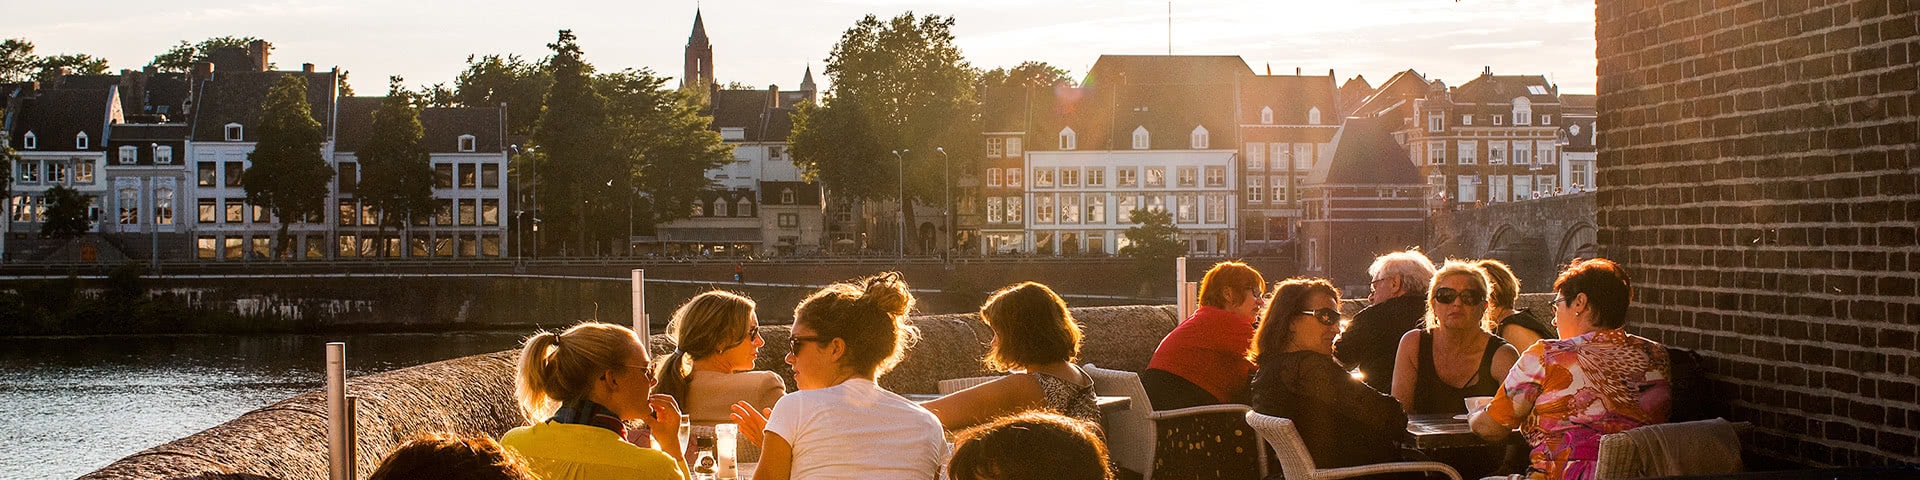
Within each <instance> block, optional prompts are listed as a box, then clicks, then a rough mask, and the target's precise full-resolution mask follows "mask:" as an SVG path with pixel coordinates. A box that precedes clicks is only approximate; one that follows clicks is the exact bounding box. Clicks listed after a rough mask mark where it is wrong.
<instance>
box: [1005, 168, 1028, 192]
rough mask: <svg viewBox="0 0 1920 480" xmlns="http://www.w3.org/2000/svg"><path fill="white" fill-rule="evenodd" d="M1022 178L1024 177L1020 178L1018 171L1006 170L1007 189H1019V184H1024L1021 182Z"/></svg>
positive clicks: (1023, 181) (1016, 169)
mask: <svg viewBox="0 0 1920 480" xmlns="http://www.w3.org/2000/svg"><path fill="white" fill-rule="evenodd" d="M1022 178H1024V177H1021V176H1020V169H1018V168H1009V169H1007V188H1020V184H1022V183H1025V180H1022Z"/></svg>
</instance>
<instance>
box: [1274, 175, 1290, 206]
mask: <svg viewBox="0 0 1920 480" xmlns="http://www.w3.org/2000/svg"><path fill="white" fill-rule="evenodd" d="M1288 178H1294V177H1293V176H1292V175H1276V176H1273V177H1269V180H1272V181H1273V184H1272V188H1271V190H1273V203H1286V202H1288V201H1291V200H1293V196H1292V195H1291V193H1292V191H1293V190H1292V187H1293V185H1292V183H1293V182H1289V181H1287V179H1288Z"/></svg>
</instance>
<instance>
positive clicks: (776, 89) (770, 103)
mask: <svg viewBox="0 0 1920 480" xmlns="http://www.w3.org/2000/svg"><path fill="white" fill-rule="evenodd" d="M767 108H780V85H779V84H771V85H767Z"/></svg>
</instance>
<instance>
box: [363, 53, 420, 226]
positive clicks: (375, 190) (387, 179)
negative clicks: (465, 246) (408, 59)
mask: <svg viewBox="0 0 1920 480" xmlns="http://www.w3.org/2000/svg"><path fill="white" fill-rule="evenodd" d="M401 82H402V80H401V78H400V77H399V76H394V77H392V78H391V79H389V81H388V83H387V98H386V99H385V100H383V101H381V102H380V109H379V110H375V111H374V112H373V135H372V137H371V138H369V139H367V145H366V147H365V148H364V149H362V150H361V151H360V152H358V157H359V160H360V168H361V176H360V178H362V179H363V180H361V181H360V187H359V191H358V192H356V193H355V194H354V195H355V196H356V197H358V198H360V199H361V200H362V201H365V202H367V205H368V206H371V207H373V209H374V211H376V212H378V215H379V216H380V218H379V222H378V223H379V225H380V238H385V237H386V229H387V227H394V228H399V229H402V230H405V229H406V228H407V225H409V223H408V221H407V220H409V219H413V218H423V217H424V216H426V215H432V214H433V213H434V210H435V209H437V208H438V206H436V205H435V202H434V199H433V180H434V174H433V162H432V161H431V159H430V157H429V156H428V152H427V149H426V147H424V146H422V145H421V144H420V139H421V138H423V137H425V136H426V130H425V129H424V128H423V127H421V126H420V108H419V107H417V106H415V98H414V94H413V92H410V91H408V90H407V88H406V87H405V86H402V85H401ZM387 245H388V244H387V243H386V242H381V243H380V248H381V249H383V250H384V249H386V248H387ZM387 253H388V252H384V251H383V252H381V255H382V256H385V255H386V254H387Z"/></svg>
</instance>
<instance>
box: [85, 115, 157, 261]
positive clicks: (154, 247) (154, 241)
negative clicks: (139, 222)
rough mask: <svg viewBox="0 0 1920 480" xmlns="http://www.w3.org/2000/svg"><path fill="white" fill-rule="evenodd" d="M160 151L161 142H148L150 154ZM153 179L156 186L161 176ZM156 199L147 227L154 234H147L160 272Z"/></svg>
mask: <svg viewBox="0 0 1920 480" xmlns="http://www.w3.org/2000/svg"><path fill="white" fill-rule="evenodd" d="M159 151H160V144H159V143H157V142H149V143H147V154H148V155H152V154H153V153H154V152H159ZM154 158H157V157H151V156H149V157H148V159H154ZM149 163H153V164H156V165H158V164H159V162H149ZM75 168H79V167H75ZM153 181H154V183H155V186H158V183H159V181H160V177H153ZM154 200H155V202H154V204H153V211H154V213H155V215H154V216H153V221H152V222H148V223H150V225H148V226H147V228H151V229H153V230H152V232H153V234H152V235H148V236H147V237H148V242H149V243H148V245H147V248H149V249H151V251H150V252H149V253H151V254H152V255H151V256H152V257H153V271H154V273H159V272H160V215H158V214H159V213H160V203H159V197H158V196H156V197H154ZM167 201H169V202H171V201H173V199H172V198H168V199H167Z"/></svg>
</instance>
